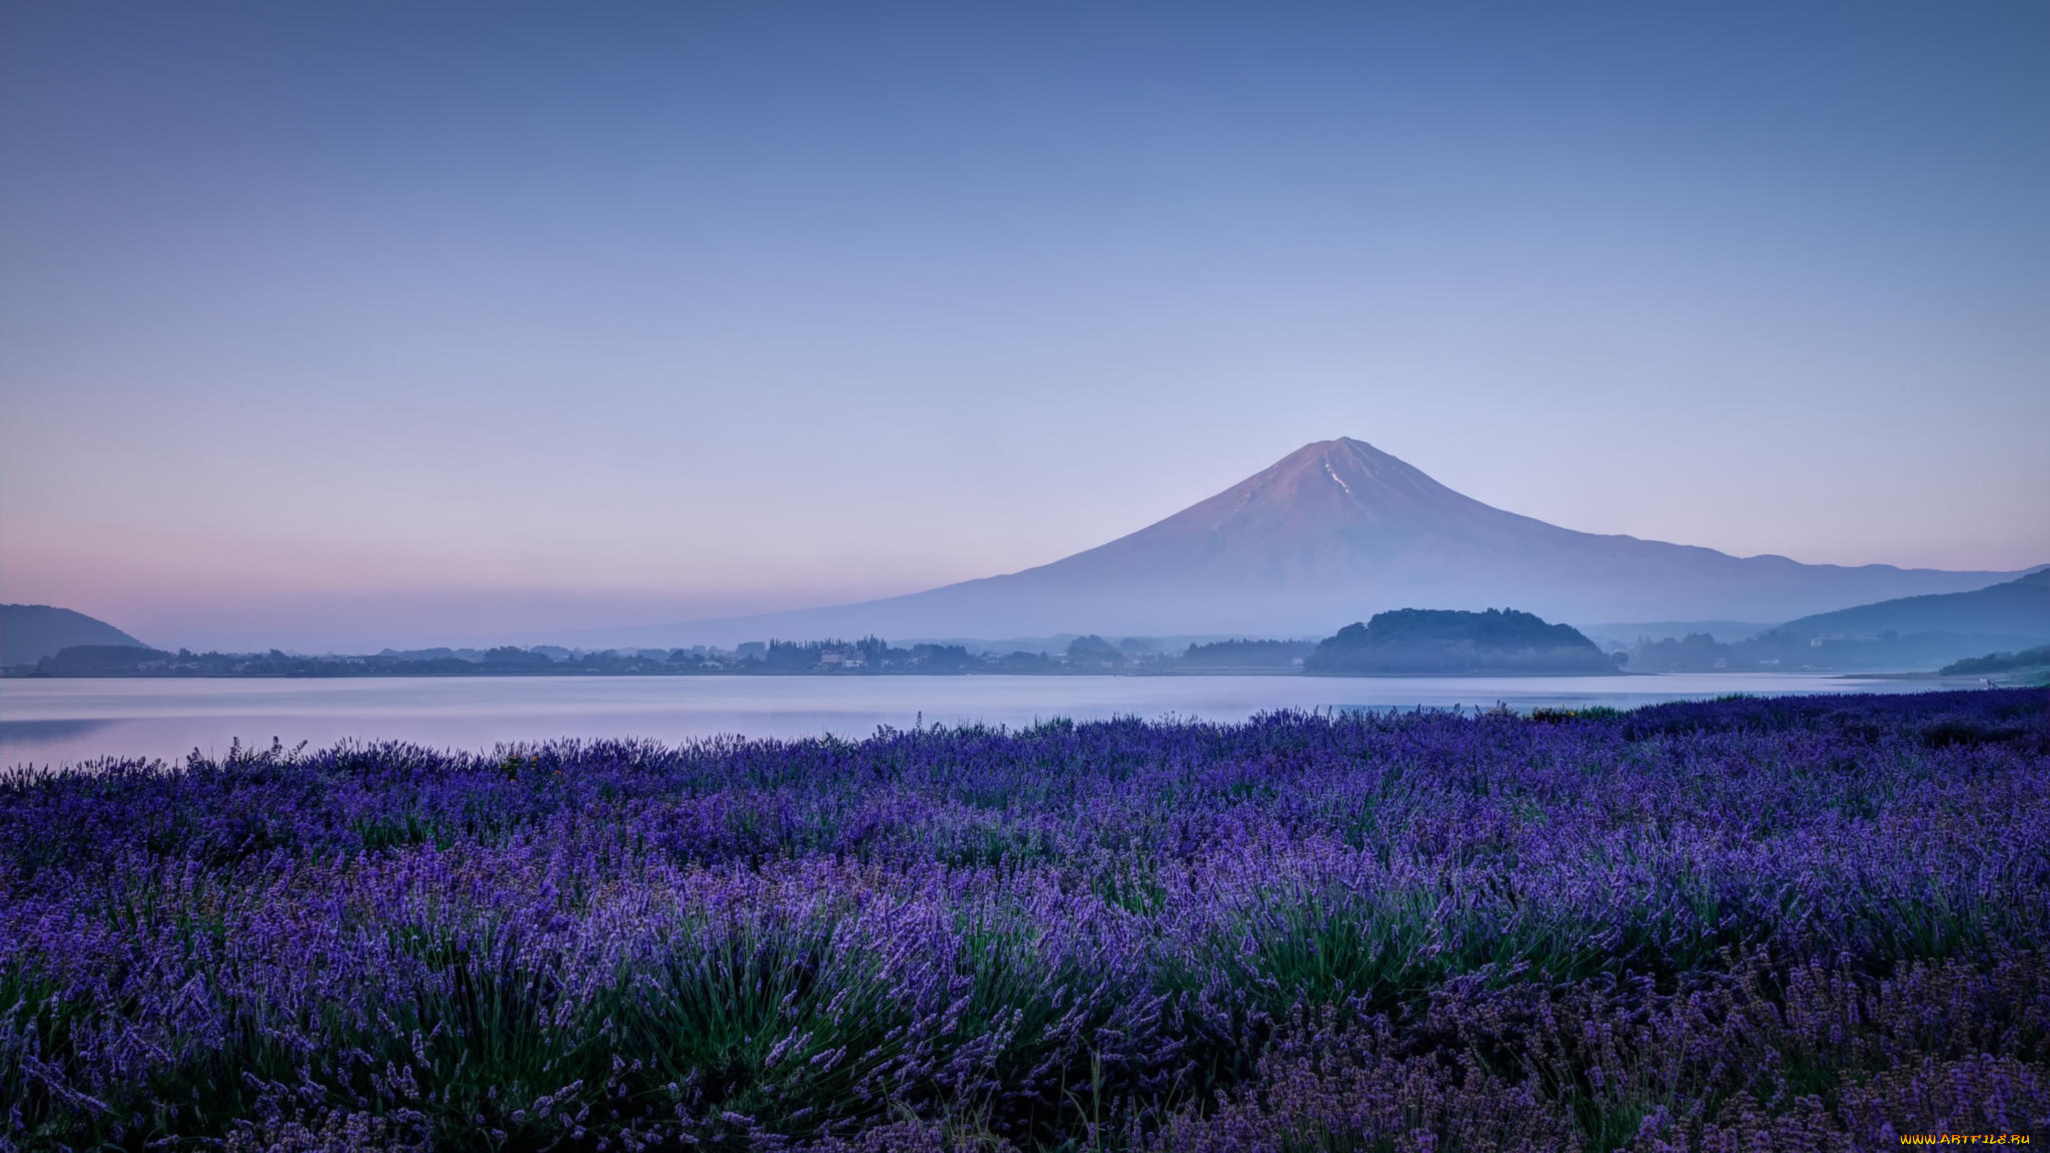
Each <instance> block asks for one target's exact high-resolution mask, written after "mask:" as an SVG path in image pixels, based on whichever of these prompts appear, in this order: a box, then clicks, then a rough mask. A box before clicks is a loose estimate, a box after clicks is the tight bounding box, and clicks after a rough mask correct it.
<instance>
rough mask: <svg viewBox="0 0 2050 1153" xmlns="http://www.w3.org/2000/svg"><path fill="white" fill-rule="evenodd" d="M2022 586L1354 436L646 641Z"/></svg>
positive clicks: (1106, 629) (1801, 607) (1752, 610)
mask: <svg viewBox="0 0 2050 1153" xmlns="http://www.w3.org/2000/svg"><path fill="white" fill-rule="evenodd" d="M2014 575H2016V574H2013V573H1999V572H1948V571H1940V570H1935V569H1899V568H1894V567H1892V566H1890V565H1864V566H1861V567H1857V568H1845V567H1840V566H1836V565H1807V564H1800V563H1798V562H1795V561H1792V560H1788V559H1787V558H1785V557H1780V556H1755V557H1734V556H1730V555H1729V554H1727V553H1721V552H1717V551H1715V550H1714V549H1707V548H1695V547H1690V546H1686V545H1676V544H1666V543H1663V542H1660V541H1649V540H1640V539H1638V538H1637V537H1631V536H1603V535H1596V534H1593V533H1584V532H1576V531H1574V530H1572V529H1566V528H1560V527H1558V526H1556V525H1551V524H1546V523H1545V522H1543V521H1539V520H1533V519H1531V518H1530V517H1527V516H1518V515H1517V514H1515V513H1512V512H1504V511H1503V510H1501V509H1498V508H1493V507H1490V506H1488V505H1485V504H1482V503H1481V502H1479V501H1477V500H1473V499H1471V498H1469V497H1465V496H1462V495H1460V494H1459V493H1456V492H1454V491H1452V490H1451V489H1449V488H1446V487H1445V486H1444V485H1442V484H1439V483H1438V482H1437V481H1435V480H1432V479H1431V478H1430V477H1429V476H1426V475H1425V474H1424V473H1423V472H1421V471H1420V470H1418V469H1416V468H1413V467H1411V466H1410V465H1408V464H1405V463H1404V462H1402V461H1400V460H1398V459H1396V458H1395V457H1392V456H1390V455H1388V454H1387V453H1385V452H1382V451H1380V450H1379V449H1377V448H1375V447H1374V446H1372V445H1370V444H1367V443H1365V442H1363V441H1358V440H1352V439H1349V438H1342V439H1339V440H1327V441H1319V442H1317V443H1315V444H1310V445H1305V446H1304V447H1302V448H1300V449H1297V450H1296V451H1295V452H1292V453H1290V454H1289V455H1288V456H1286V457H1284V458H1282V459H1281V460H1280V461H1278V462H1277V463H1275V464H1274V465H1273V467H1271V468H1268V469H1266V470H1265V471H1263V472H1261V473H1259V474H1258V475H1255V476H1252V477H1249V478H1248V479H1246V480H1244V481H1241V482H1240V483H1238V484H1235V485H1233V486H1232V487H1230V488H1228V489H1226V490H1224V491H1223V492H1221V493H1218V494H1217V495H1216V496H1213V497H1211V498H1210V499H1208V500H1205V501H1202V502H1200V503H1198V504H1195V505H1192V506H1190V507H1189V508H1186V509H1184V510H1182V511H1181V512H1178V513H1176V514H1174V515H1173V516H1171V517H1168V518H1167V519H1166V520H1163V521H1160V522H1158V523H1156V524H1153V525H1149V526H1147V527H1146V528H1143V529H1140V530H1139V531H1138V532H1135V533H1132V534H1131V535H1129V536H1124V537H1120V538H1118V539H1117V540H1114V541H1111V542H1110V543H1108V544H1105V545H1101V546H1098V547H1097V548H1093V549H1090V550H1088V551H1086V552H1080V553H1076V554H1075V555H1073V556H1070V557H1066V558H1064V559H1062V560H1058V561H1055V562H1053V563H1052V564H1047V565H1041V566H1040V567H1038V568H1031V569H1026V570H1024V571H1022V572H1015V573H1010V574H1008V575H1005V576H996V577H988V578H985V579H982V580H972V581H964V582H961V583H959V584H953V585H947V586H945V587H942V588H937V589H932V590H930V591H927V592H922V593H914V594H911V595H909V596H901V597H893V598H890V599H888V600H879V601H870V602H868V603H865V604H857V605H844V606H837V607H832V608H819V609H806V610H801V611H798V612H787V613H776V614H773V615H767V616H759V617H747V618H737V619H733V620H726V621H716V622H710V621H708V622H699V623H697V624H695V625H687V626H672V627H670V628H666V629H662V630H647V631H646V632H645V633H644V634H643V635H647V636H648V637H649V641H650V642H652V640H653V637H652V633H654V632H656V631H659V632H661V633H663V634H664V642H663V643H673V642H683V641H691V642H713V643H731V642H732V641H734V640H741V639H754V640H758V639H762V638H764V637H769V636H776V637H784V638H801V637H823V636H833V635H837V636H853V635H860V634H866V633H871V632H872V633H877V634H880V635H882V636H886V637H892V638H907V637H997V636H1047V635H1052V634H1057V633H1078V632H1082V633H1086V632H1097V633H1103V634H1105V635H1144V634H1152V635H1161V634H1192V633H1216V634H1224V633H1235V634H1242V635H1254V636H1320V635H1325V634H1328V633H1330V632H1332V631H1333V630H1335V629H1337V628H1338V627H1340V626H1341V625H1345V624H1348V623H1350V622H1352V621H1358V620H1365V619H1366V618H1367V617H1370V616H1372V615H1373V614H1374V613H1376V612H1379V611H1382V610H1385V609H1397V608H1446V609H1483V608H1489V607H1514V608H1518V609H1523V610H1526V611H1529V612H1535V613H1537V614H1538V615H1540V616H1542V617H1544V618H1545V619H1547V620H1553V621H1559V620H1564V621H1631V620H1702V619H1709V618H1721V619H1733V620H1788V619H1791V618H1794V617H1798V616H1803V615H1805V614H1809V613H1815V612H1824V611H1828V610H1831V609H1837V608H1842V607H1844V606H1847V605H1855V604H1862V603H1867V602H1871V601H1876V600H1884V599H1887V598H1891V597H1901V596H1913V595H1918V594H1924V593H1947V592H1960V591H1964V590H1968V589H1976V588H1982V587H1984V586H1986V585H1990V584H1993V583H1994V582H1996V581H2000V580H2003V579H2011V578H2012V577H2013V576H2014Z"/></svg>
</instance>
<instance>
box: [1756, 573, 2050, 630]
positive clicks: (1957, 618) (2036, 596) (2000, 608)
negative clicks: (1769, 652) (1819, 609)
mask: <svg viewBox="0 0 2050 1153" xmlns="http://www.w3.org/2000/svg"><path fill="white" fill-rule="evenodd" d="M1775 631H1777V632H1783V633H1789V634H1792V635H1796V636H1803V637H1808V636H1827V635H1832V634H1850V635H1855V634H1860V633H1875V634H1876V633H1886V632H1893V633H1899V634H1900V635H1902V636H1907V635H1909V634H1911V633H1978V634H1984V635H1991V636H2019V637H2043V638H2045V639H2050V569H2038V570H2036V571H2035V572H2032V573H2030V574H2029V575H2027V576H2025V577H2022V578H2020V579H2019V580H2011V581H2005V582H2002V583H2000V584H1997V585H1991V586H1989V587H1986V588H1982V589H1975V590H1973V591H1971V592H1962V593H1936V594H1932V595H1929V596H1918V597H1900V598H1897V599H1895V600H1890V601H1880V602H1878V603H1877V604H1869V605H1859V606H1857V607H1856V608H1848V609H1839V610H1837V611H1836V612H1833V613H1817V614H1815V615H1814V616H1807V617H1802V618H1801V619H1800V620H1795V621H1788V622H1787V623H1786V624H1783V625H1781V626H1780V627H1779V628H1778V629H1777V630H1775Z"/></svg>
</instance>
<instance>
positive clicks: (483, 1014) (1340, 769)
mask: <svg viewBox="0 0 2050 1153" xmlns="http://www.w3.org/2000/svg"><path fill="white" fill-rule="evenodd" d="M2046 706H2050V701H2046V699H2045V697H2044V694H2042V693H2041V692H2040V691H2036V692H1990V691H1989V692H1980V693H1969V694H1932V695H1926V696H1903V697H1855V698H1832V699H1820V698H1809V699H1782V700H1770V701H1730V702H1716V703H1702V704H1691V705H1668V706H1659V707H1656V708H1651V709H1645V710H1640V711H1638V712H1635V713H1630V714H1624V715H1621V716H1617V715H1613V714H1611V715H1600V716H1586V715H1583V716H1570V715H1540V716H1537V717H1532V718H1523V717H1516V716H1514V715H1511V714H1506V713H1497V714H1493V715H1485V716H1480V717H1472V716H1468V717H1457V716H1451V715H1445V714H1415V715H1403V716H1337V717H1328V716H1327V717H1311V716H1302V715H1293V714H1285V715H1275V716H1268V717H1263V718H1260V719H1257V720H1255V721H1253V722H1250V723H1247V724H1244V725H1227V726H1219V725H1208V724H1194V723H1167V724H1150V723H1143V722H1139V721H1122V722H1113V723H1107V724H1091V725H1071V724H1066V723H1056V724H1050V725H1045V726H1041V727H1038V728H1034V729H1031V730H1027V731H1023V732H1013V733H1006V732H993V731H983V730H974V729H958V730H949V729H940V730H923V731H913V732H889V731H886V732H884V733H881V734H879V735H878V736H876V737H875V738H873V739H870V740H866V741H861V742H855V743H849V742H843V741H837V740H818V741H805V742H796V743H775V742H737V741H736V742H712V743H706V744H702V745H697V746H690V747H685V748H680V749H669V748H663V747H659V746H654V745H645V744H632V743H596V744H583V745H577V744H561V745H550V746H545V747H539V748H522V749H515V750H507V751H504V752H502V753H500V754H499V755H496V756H491V757H478V756H455V755H445V754H438V753H432V752H428V751H425V750H421V749H417V748H412V747H405V746H372V747H356V748H340V749H332V750H327V751H323V752H318V753H312V754H306V753H301V752H295V751H287V750H283V749H271V750H267V751H257V752H237V753H236V754H235V755H232V756H230V757H228V758H225V759H223V760H220V761H218V762H210V761H206V760H202V759H198V758H196V757H195V759H193V760H192V761H190V762H189V763H188V764H186V765H185V766H182V767H179V768H175V769H173V768H166V767H163V766H160V765H159V766H147V765H140V764H112V763H110V764H104V765H100V766H97V767H95V768H94V769H93V770H92V771H89V772H80V773H74V774H70V775H64V776H57V777H49V776H45V777H39V778H30V777H28V776H19V777H17V778H15V779H12V780H9V781H6V782H4V783H0V1102H4V1103H5V1105H4V1109H5V1115H4V1116H0V1148H21V1149H28V1148H56V1147H72V1148H86V1147H96V1146H115V1147H128V1148H142V1147H145V1146H148V1145H150V1144H151V1143H153V1142H158V1141H161V1140H163V1139H166V1138H173V1139H178V1140H177V1141H175V1142H174V1144H177V1143H182V1144H191V1145H194V1146H201V1147H203V1146H205V1145H208V1144H210V1143H219V1144H225V1145H226V1146H228V1147H231V1148H238V1149H258V1148H262V1149H306V1150H311V1149H344V1148H399V1147H419V1146H427V1147H433V1148H475V1149H492V1150H499V1149H545V1148H604V1149H611V1148H643V1147H649V1148H652V1147H664V1148H668V1147H679V1146H682V1147H690V1146H697V1145H702V1146H706V1147H712V1148H781V1147H798V1148H817V1149H871V1150H886V1149H900V1148H909V1149H918V1148H924V1149H933V1150H940V1149H949V1148H1000V1147H1003V1146H1004V1145H1006V1144H1008V1145H1010V1146H1015V1147H1017V1148H1020V1149H1093V1148H1107V1149H1151V1150H1226V1149H1233V1150H1237V1149H1254V1150H1258V1149H1268V1150H1276V1151H1280V1150H1323V1149H1334V1150H1335V1149H1438V1150H1450V1149H1468V1150H1481V1149H1503V1150H1508V1149H1615V1148H1631V1149H1641V1150H1668V1149H1671V1150H1678V1149H1716V1150H1719V1149H1732V1150H1734V1149H1748V1148H1754V1147H1757V1146H1758V1145H1759V1143H1760V1142H1764V1141H1770V1142H1772V1143H1773V1147H1774V1148H1781V1149H1803V1148H1815V1149H1857V1148H1867V1147H1871V1145H1872V1144H1873V1143H1874V1142H1880V1143H1893V1144H1898V1137H1897V1135H1898V1134H1900V1133H1915V1132H1921V1131H1925V1130H1927V1131H1939V1130H1943V1131H1950V1132H1960V1131H1963V1132H1981V1133H1990V1132H2003V1133H2025V1132H2030V1131H2031V1130H2032V1129H2035V1130H2040V1129H2042V1128H2044V1127H2046V1126H2050V1074H2046V1061H2050V972H2046V967H2045V963H2044V957H2045V955H2046V947H2050V839H2046V836H2045V833H2044V830H2046V829H2050V707H2046Z"/></svg>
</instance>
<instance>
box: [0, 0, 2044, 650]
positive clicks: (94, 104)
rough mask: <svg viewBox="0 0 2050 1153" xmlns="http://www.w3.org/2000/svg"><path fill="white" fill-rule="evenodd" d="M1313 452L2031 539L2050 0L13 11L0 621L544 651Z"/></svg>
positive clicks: (1476, 484) (1948, 552) (964, 555)
mask: <svg viewBox="0 0 2050 1153" xmlns="http://www.w3.org/2000/svg"><path fill="white" fill-rule="evenodd" d="M1340 435H1350V436H1356V437H1360V438H1362V439H1365V440H1368V441H1370V442H1372V443H1373V444H1375V445H1376V446H1378V447H1380V448H1382V449H1384V450H1386V451H1389V452H1392V453H1394V454H1395V455H1397V456H1400V457H1403V458H1404V459H1406V460H1408V461H1410V462H1411V463H1413V464H1416V465H1418V466H1419V467H1421V468H1423V469H1425V470H1426V471H1428V472H1430V473H1431V474H1433V475H1434V476H1436V477H1438V478H1439V479H1440V480H1442V481H1444V482H1445V483H1447V484H1449V485H1451V486H1453V487H1454V488H1457V489H1460V490H1461V491H1464V492H1466V493H1467V494H1469V495H1471V496H1474V497H1477V498H1479V499H1481V500H1485V501H1488V502H1489V503H1492V504H1496V505H1499V506H1501V507H1504V508H1508V509H1512V510H1514V511H1517V512H1521V513H1526V514H1529V515H1532V516H1537V517H1541V518H1543V519H1546V520H1550V521H1553V522H1555V523H1558V524H1562V525H1566V526H1569V527H1573V528H1580V529H1586V530H1590V531H1599V532H1628V533H1634V534H1636V535H1639V536H1646V537H1656V538H1661V539H1667V540H1677V541H1683V542H1687V543H1694V544H1704V545H1709V546H1713V547H1716V548H1721V549H1724V550H1727V551H1730V552H1735V553H1740V554H1751V553H1760V552H1776V553H1782V554H1786V555H1789V556H1793V557H1795V558H1797V559H1800V560H1805V561H1829V562H1840V563H1864V562H1873V561H1878V562H1888V563H1896V564H1903V565H1929V566H1939V567H1951V568H2012V567H2019V566H2022V565H2026V564H2031V563H2038V562H2043V561H2050V448H2046V445H2050V6H2046V5H2044V4H2040V3H2022V2H2013V3H1960V4H1906V3H1899V4H1896V3H1870V2H1858V3H1846V4H1839V5H1823V4H1791V5H1790V4H1779V3H1774V4H1759V5H1737V4H1728V3H1714V4H1701V5H1684V4H1664V3H1661V4H1640V3H1631V4H1622V3H1619V4H1613V5H1586V6H1579V5H1572V4H1518V5H1505V6H1501V7H1479V6H1469V5H1458V4H1449V5H1437V4H1433V5H1424V4H1404V5H1365V4H1342V3H1328V4H1307V5H1288V4H1244V5H1236V6H1214V7H1212V6H1198V5H1190V4H1160V5H1139V4H1115V3H1114V4H1101V3H1090V4H1072V5H1067V4H1040V3H1033V4H980V3H968V4H955V3H933V4H927V5H905V6H876V5H866V4H861V5H855V4H842V3H820V4H815V5H789V4H776V3H706V4H689V3H660V4H646V5H632V4H606V5H572V4H554V5H547V6H521V5H509V4H496V3H494V4H461V3H432V4H420V3H391V4H380V3H367V2H360V0H351V2H349V3H335V4H297V3H294V4H278V3H247V4H218V3H194V4H157V3H126V4H106V3H95V2H91V0H66V2H64V3H29V2H12V3H0V598H4V599H7V600H10V601H21V600H26V601H43V602H51V603H57V604H64V605H69V606H72V607H76V608H79V609H81V610H83V611H86V612H91V613H94V614H95V615H100V616H104V617H106V618H108V619H111V620H113V621H115V622H116V623H117V624H121V625H123V626H124V627H128V628H130V629H131V630H132V631H135V632H137V633H138V634H141V635H143V636H144V639H146V640H151V641H154V642H157V643H164V644H179V643H190V644H195V645H214V644H222V645H242V646H247V645H257V644H262V645H268V644H272V643H276V644H281V645H286V646H287V647H290V646H293V645H298V646H304V647H325V646H343V647H347V646H351V645H356V646H361V645H370V646H372V647H375V646H376V645H380V644H384V643H401V644H405V643H425V642H429V641H433V640H437V639H441V640H451V641H466V640H478V639H488V638H490V637H492V636H496V635H504V636H514V635H517V636H518V637H520V638H521V639H538V636H537V634H539V633H546V632H548V631H549V630H553V629H565V630H567V629H570V628H575V627H589V626H604V625H612V624H627V623H638V622H643V621H647V620H664V619H681V618H685V617H690V616H697V615H705V614H708V613H714V612H721V611H737V610H746V609H764V608H775V607H784V606H796V605H802V604H815V603H826V602H831V601H836V600H844V599H853V598H859V597H865V596H871V595H880V594H886V593H895V592H905V591H911V590H914V589H918V588H923V587H928V586H931V585H935V584H940V583H944V582H946V581H950V580H955V579H960V578H965V577H972V576H980V575H987V574H990V573H994V572H1001V571H1007V570H1012V569H1016V568H1020V567H1024V566H1027V565H1032V564H1036V563H1041V562H1044V561H1048V560H1052V559H1054V558H1057V557H1059V556H1062V555H1064V554H1066V553H1069V552H1073V551H1075V550H1077V549H1080V548H1084V547H1088V546H1090V545H1093V544H1097V543H1100V542H1101V541H1103V540H1106V539H1109V538H1110V537H1113V536H1116V535H1119V534H1121V533H1124V532H1127V531H1130V530H1132V529H1135V528H1138V527H1140V526H1142V525H1144V524H1146V523H1148V522H1150V521H1152V520H1154V519H1157V518H1158V517H1160V516H1163V515H1166V514H1168V513H1170V512H1173V511H1174V510H1176V509H1178V508H1180V507H1182V506H1184V505H1186V504H1189V503H1191V502H1193V501H1195V500H1197V499H1199V498H1201V497H1203V496H1206V495H1208V494H1210V493H1212V492H1214V491H1217V490H1219V489H1221V488H1224V487H1226V486H1228V485H1229V484H1231V483H1233V482H1234V481H1236V480H1238V479H1240V478H1241V477H1243V476H1244V475H1246V474H1248V473H1251V472H1253V471H1255V470H1257V469H1259V468H1261V467H1263V466H1265V465H1266V464H1268V463H1270V462H1271V461H1272V460H1274V459H1275V458H1278V457H1280V456H1281V455H1283V454H1284V453H1286V452H1288V451H1289V450H1291V449H1293V448H1295V447H1297V446H1299V445H1300V444H1302V443H1305V442H1307V441H1311V440H1318V439H1324V438H1328V437H1333V436H1340Z"/></svg>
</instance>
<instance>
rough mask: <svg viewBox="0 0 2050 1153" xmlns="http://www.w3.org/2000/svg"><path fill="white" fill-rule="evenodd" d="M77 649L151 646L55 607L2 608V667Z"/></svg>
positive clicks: (22, 606) (24, 606) (99, 622)
mask: <svg viewBox="0 0 2050 1153" xmlns="http://www.w3.org/2000/svg"><path fill="white" fill-rule="evenodd" d="M74 645H120V646H124V647H127V648H141V649H146V648H148V647H149V646H148V645H146V644H143V643H142V642H141V641H139V640H136V639H135V638H134V637H132V636H129V635H128V634H127V633H125V632H122V631H121V630H120V629H117V628H115V627H114V626H113V625H110V624H108V623H107V622H106V621H103V620H100V619H98V618H96V617H89V616H87V615H85V614H84V613H82V612H79V611H77V610H76V609H67V608H59V607H57V606H55V605H0V666H5V667H10V668H11V667H13V666H16V665H32V664H35V663H36V662H37V661H39V660H41V659H42V658H44V657H47V656H54V655H56V654H57V653H58V652H59V651H60V650H63V649H68V648H71V647H73V646H74Z"/></svg>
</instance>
